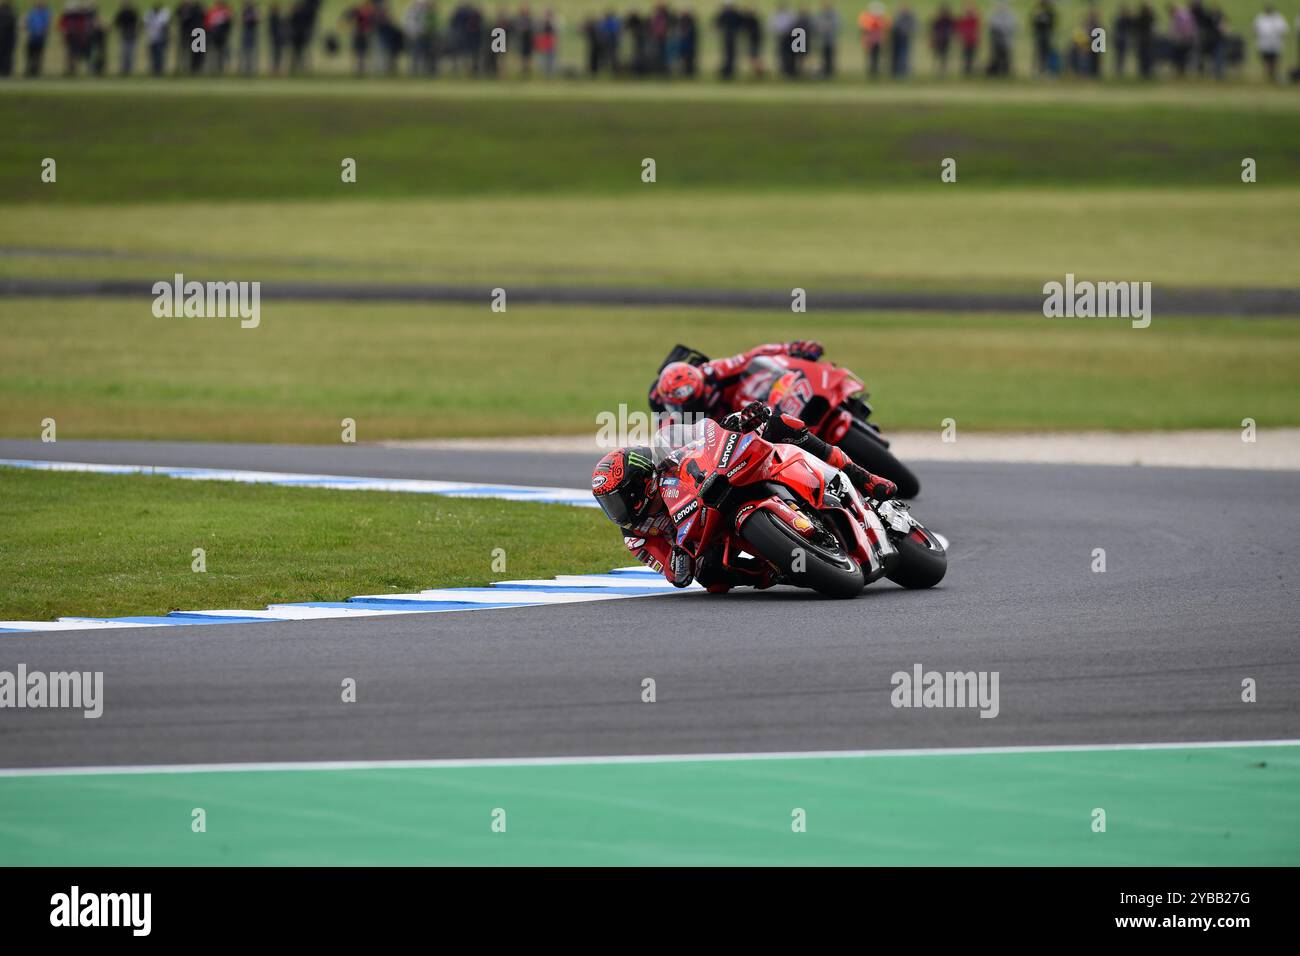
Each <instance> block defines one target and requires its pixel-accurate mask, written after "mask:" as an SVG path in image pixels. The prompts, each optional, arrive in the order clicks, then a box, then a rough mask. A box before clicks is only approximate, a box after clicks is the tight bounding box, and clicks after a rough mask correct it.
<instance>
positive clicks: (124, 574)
mask: <svg viewBox="0 0 1300 956" xmlns="http://www.w3.org/2000/svg"><path fill="white" fill-rule="evenodd" d="M0 527H3V528H4V535H3V537H0V581H3V582H4V588H3V591H0V618H3V619H6V620H37V621H41V620H52V619H54V618H56V617H59V616H74V617H85V616H88V617H109V616H122V615H142V614H165V613H167V612H168V611H174V610H205V609H207V610H212V609H221V608H232V609H233V608H240V609H246V608H261V607H265V606H266V605H267V604H270V603H280V602H294V601H340V600H346V599H347V598H349V597H352V596H353V595H358V594H382V593H406V592H411V591H418V590H421V589H423V588H431V587H459V586H469V585H482V584H486V583H488V582H489V581H492V580H510V579H516V578H533V577H551V576H553V575H555V574H566V573H574V572H578V573H581V572H583V571H601V572H604V571H608V570H609V569H610V568H611V567H621V566H623V565H625V564H627V551H626V549H624V548H623V546H622V542H621V541H620V540H619V537H618V534H617V533H615V532H614V531H613V530H612V529H611V528H610V527H609V522H608V521H607V520H606V519H605V517H604V515H602V514H601V513H600V512H599V511H597V510H594V509H586V508H573V507H567V506H563V505H536V504H528V503H520V502H509V501H491V500H482V501H478V500H469V499H453V498H444V497H440V496H437V495H417V494H401V493H387V492H378V491H376V492H370V491H365V492H361V491H334V490H326V489H312V488H278V487H271V486H264V485H247V484H236V483H233V482H209V481H202V482H199V481H185V480H181V479H176V478H162V477H157V478H155V477H146V476H135V475H130V476H122V475H88V474H59V473H51V472H31V471H24V470H21V469H13V468H0ZM557 542H560V543H562V547H558V548H557V547H556V543H557ZM195 548H203V549H204V551H205V552H206V563H207V571H206V572H205V573H198V572H195V571H193V570H192V567H191V564H192V561H193V560H194V559H193V557H192V552H193V549H195ZM494 548H504V549H505V552H506V571H505V572H494V571H493V570H492V561H493V555H492V550H493V549H494Z"/></svg>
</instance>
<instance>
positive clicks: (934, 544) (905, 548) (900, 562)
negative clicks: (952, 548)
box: [885, 529, 948, 589]
mask: <svg viewBox="0 0 1300 956" xmlns="http://www.w3.org/2000/svg"><path fill="white" fill-rule="evenodd" d="M891 543H892V544H893V545H894V547H895V548H897V549H898V557H896V558H895V559H894V561H893V565H892V566H891V567H890V569H889V571H887V572H886V574H885V577H887V578H889V580H891V581H893V582H894V583H895V584H898V585H901V586H902V587H905V588H913V589H919V588H932V587H934V586H935V585H936V584H938V583H939V582H940V581H942V580H943V576H944V575H945V574H947V573H948V553H947V552H946V551H944V549H943V546H942V545H940V544H939V542H938V541H936V540H935V539H934V536H933V535H930V534H927V533H926V532H924V531H921V530H920V529H916V530H914V531H912V533H911V534H908V535H906V536H902V537H893V536H891Z"/></svg>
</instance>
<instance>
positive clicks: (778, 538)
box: [741, 511, 866, 598]
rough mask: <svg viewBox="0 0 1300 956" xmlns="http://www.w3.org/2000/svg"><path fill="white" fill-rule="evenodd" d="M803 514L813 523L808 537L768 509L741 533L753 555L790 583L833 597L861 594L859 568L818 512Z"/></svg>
mask: <svg viewBox="0 0 1300 956" xmlns="http://www.w3.org/2000/svg"><path fill="white" fill-rule="evenodd" d="M804 516H805V517H807V518H808V520H810V521H812V522H813V537H812V538H811V539H809V538H805V537H804V536H803V535H801V534H800V533H799V532H798V531H796V530H794V528H792V527H790V526H789V525H787V524H786V523H785V522H784V521H782V520H781V519H780V518H778V517H777V516H776V515H774V514H772V513H771V512H770V511H759V512H757V513H756V514H754V515H753V516H751V517H750V519H749V520H748V521H746V522H745V526H744V529H743V530H742V531H741V535H742V537H744V539H745V541H746V542H747V543H748V544H749V547H750V548H751V549H753V552H754V553H755V554H756V555H759V556H760V557H762V558H763V559H764V560H766V561H769V562H771V563H772V564H774V565H775V566H776V567H777V568H778V569H779V570H780V572H781V576H782V577H784V578H785V579H786V580H787V581H789V582H790V583H791V584H794V585H797V586H798V587H801V588H811V589H812V590H814V591H816V592H817V593H819V594H824V595H826V596H827V597H834V598H849V597H854V596H856V595H857V594H859V593H861V591H862V589H863V588H864V587H865V586H866V578H865V577H864V576H863V574H862V567H861V566H860V565H859V564H858V562H857V561H856V560H854V559H853V557H851V556H850V555H849V554H848V553H847V552H846V551H845V550H844V546H843V545H842V544H840V541H839V539H838V538H836V537H835V535H833V534H831V532H830V531H828V530H826V527H825V525H824V524H823V523H822V521H821V519H820V518H819V517H818V516H817V515H815V514H813V515H809V514H807V513H806V512H805V513H804Z"/></svg>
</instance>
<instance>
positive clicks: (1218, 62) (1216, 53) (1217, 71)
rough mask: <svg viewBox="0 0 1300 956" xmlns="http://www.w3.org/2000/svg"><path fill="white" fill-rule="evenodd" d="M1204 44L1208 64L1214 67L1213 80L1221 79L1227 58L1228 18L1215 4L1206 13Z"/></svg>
mask: <svg viewBox="0 0 1300 956" xmlns="http://www.w3.org/2000/svg"><path fill="white" fill-rule="evenodd" d="M1205 22H1206V38H1205V40H1206V42H1205V49H1206V52H1207V53H1208V55H1209V58H1210V62H1211V63H1212V64H1213V65H1214V78H1215V79H1216V80H1221V79H1223V67H1224V60H1225V58H1226V57H1227V52H1228V50H1227V36H1226V31H1227V26H1228V17H1227V15H1226V14H1225V13H1224V12H1223V8H1222V7H1220V6H1219V5H1218V4H1215V5H1214V6H1213V7H1211V8H1210V9H1209V10H1207V11H1206V20H1205Z"/></svg>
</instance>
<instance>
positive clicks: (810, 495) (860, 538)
mask: <svg viewBox="0 0 1300 956" xmlns="http://www.w3.org/2000/svg"><path fill="white" fill-rule="evenodd" d="M651 451H652V455H653V458H654V461H655V464H656V466H657V467H658V469H659V475H660V489H661V493H662V494H663V496H664V502H665V504H666V505H667V506H668V513H669V515H670V516H671V517H672V520H673V526H674V529H675V532H674V533H675V535H676V543H677V545H678V546H679V547H681V548H685V549H686V550H687V551H688V552H690V554H691V555H692V556H693V557H695V558H699V557H700V556H701V555H704V554H705V553H706V552H710V554H711V556H712V557H713V559H715V560H716V559H717V557H718V555H719V554H720V559H721V561H722V562H723V564H724V565H726V566H728V567H735V568H738V569H742V570H743V569H744V567H745V566H744V564H742V563H740V562H739V561H738V560H737V559H740V558H741V556H742V554H748V555H751V556H753V557H757V558H761V559H762V560H764V561H766V562H767V563H768V564H770V565H771V566H772V567H773V568H774V569H775V571H776V573H777V575H778V579H779V580H780V581H781V582H782V583H786V584H793V585H795V586H797V587H805V588H811V589H812V590H814V591H818V592H820V593H821V594H825V595H827V596H830V597H852V596H854V595H856V594H858V593H859V592H861V591H862V589H863V588H864V587H865V586H866V585H868V584H870V583H871V582H873V581H876V580H879V579H880V578H881V577H887V578H889V579H890V580H891V581H893V582H895V583H896V584H900V585H902V586H903V587H905V588H928V587H933V586H934V585H936V584H938V583H939V582H940V581H941V580H942V579H943V576H944V573H945V572H946V571H947V568H948V558H947V554H946V552H945V549H944V547H943V544H942V543H941V542H940V541H939V539H938V538H937V537H936V536H935V535H933V534H931V533H930V532H929V531H927V530H926V529H925V527H924V526H922V524H921V523H920V522H919V521H917V520H916V519H915V518H914V517H912V514H911V512H910V511H909V510H908V507H907V505H905V504H903V503H902V502H900V501H885V502H873V501H868V500H866V499H864V498H863V497H862V495H861V494H859V492H858V491H857V489H856V488H854V487H853V486H852V484H851V483H850V482H849V479H848V476H846V475H845V474H843V473H842V472H841V471H840V470H839V469H837V468H832V467H831V466H830V465H828V464H826V463H825V462H823V461H821V460H820V459H818V458H816V457H815V456H813V455H810V454H808V453H807V452H805V451H803V450H802V449H800V448H797V447H796V446H794V445H785V444H773V443H770V442H768V441H765V440H764V439H763V438H761V437H759V435H758V434H757V433H756V432H749V433H748V434H746V433H742V432H737V431H730V430H728V429H727V428H724V427H723V426H722V425H721V424H720V423H718V422H715V421H712V420H705V421H700V422H696V423H695V424H694V425H680V424H671V425H668V426H666V427H665V428H663V429H661V430H660V431H659V432H658V433H657V434H656V435H655V438H654V441H653V443H652V447H651Z"/></svg>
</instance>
